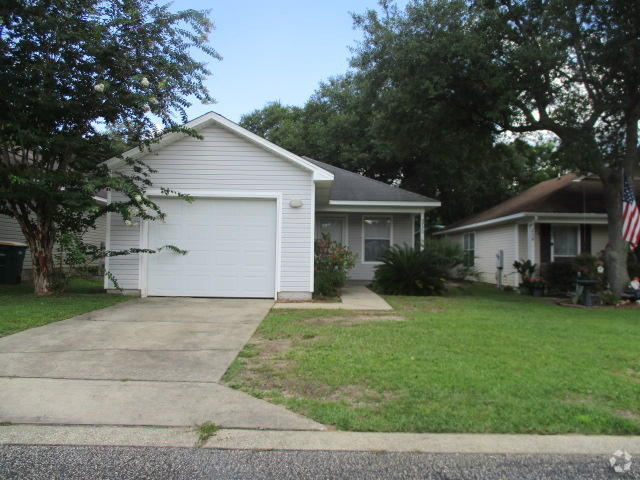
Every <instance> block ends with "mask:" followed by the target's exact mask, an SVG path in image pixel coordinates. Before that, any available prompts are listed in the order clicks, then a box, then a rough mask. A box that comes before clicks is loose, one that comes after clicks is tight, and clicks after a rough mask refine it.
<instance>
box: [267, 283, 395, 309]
mask: <svg viewBox="0 0 640 480" xmlns="http://www.w3.org/2000/svg"><path fill="white" fill-rule="evenodd" d="M273 308H289V309H301V310H393V308H392V307H391V305H389V304H388V303H387V302H385V301H384V299H383V298H382V297H381V296H379V295H378V294H376V293H374V292H372V291H371V290H369V289H368V288H367V287H365V286H364V285H357V284H348V285H347V286H346V287H344V289H343V291H342V302H336V303H324V302H277V303H276V304H275V305H274V306H273Z"/></svg>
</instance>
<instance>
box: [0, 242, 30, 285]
mask: <svg viewBox="0 0 640 480" xmlns="http://www.w3.org/2000/svg"><path fill="white" fill-rule="evenodd" d="M26 252H27V246H26V245H25V244H24V243H17V242H3V241H0V283H4V284H12V285H13V284H16V283H20V280H21V276H22V264H23V263H24V256H25V253H26Z"/></svg>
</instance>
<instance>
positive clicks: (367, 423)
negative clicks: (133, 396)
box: [225, 286, 640, 435]
mask: <svg viewBox="0 0 640 480" xmlns="http://www.w3.org/2000/svg"><path fill="white" fill-rule="evenodd" d="M385 298H386V299H387V301H388V302H389V303H390V304H391V305H393V307H394V308H395V309H396V311H395V312H380V313H376V314H366V313H363V312H347V311H335V310H334V311H326V310H324V311H321V310H313V311H309V310H307V311H304V310H297V311H296V310H273V311H272V312H271V313H270V314H269V316H268V317H267V318H266V319H265V320H264V321H263V322H262V324H261V325H260V327H259V329H258V331H257V332H256V334H255V335H254V337H253V339H252V340H251V341H250V343H249V344H248V345H247V346H246V347H245V349H244V350H243V351H242V352H241V353H240V356H239V357H238V359H237V360H236V361H235V362H234V363H233V365H232V366H231V367H230V369H229V371H228V372H227V374H226V376H225V381H226V382H227V383H228V384H230V385H231V386H233V387H235V388H239V389H242V390H244V391H247V392H249V393H251V394H253V395H255V396H258V397H261V398H265V399H266V400H269V401H272V402H275V403H279V404H283V405H285V406H287V407H288V408H290V409H292V410H295V411H297V412H299V413H301V414H303V415H306V416H308V417H310V418H312V419H314V420H316V421H318V422H321V423H324V424H327V425H335V426H336V427H337V428H339V429H343V430H360V431H402V432H502V433H507V432H509V433H569V432H578V433H589V434H596V433H600V434H636V435H637V434H640V314H639V313H638V311H637V310H604V309H603V310H584V309H573V308H566V307H560V306H557V305H554V304H551V303H550V302H548V301H545V300H544V299H534V298H532V297H525V296H520V295H517V294H515V293H504V292H498V291H496V290H495V289H494V288H492V287H488V286H473V287H465V288H464V289H463V290H456V291H453V292H451V294H450V296H448V297H400V296H397V297H396V296H389V297H385Z"/></svg>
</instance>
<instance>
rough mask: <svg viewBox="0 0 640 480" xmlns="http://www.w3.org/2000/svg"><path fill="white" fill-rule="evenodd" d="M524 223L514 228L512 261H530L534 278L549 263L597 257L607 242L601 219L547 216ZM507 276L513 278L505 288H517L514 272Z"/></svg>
mask: <svg viewBox="0 0 640 480" xmlns="http://www.w3.org/2000/svg"><path fill="white" fill-rule="evenodd" d="M527 220H528V221H527V222H522V223H517V224H515V225H514V248H513V250H514V252H515V255H514V257H513V260H514V261H515V260H520V261H522V260H531V262H532V263H534V264H535V265H537V269H536V275H540V274H541V272H542V270H543V269H544V266H545V265H548V264H550V263H552V262H565V261H570V260H571V259H573V258H575V257H576V256H577V255H579V254H582V253H590V254H592V255H596V256H598V255H599V254H600V252H602V250H604V248H605V247H606V245H607V242H608V233H607V221H606V216H604V215H597V216H596V215H588V216H587V215H566V214H549V215H547V216H543V215H540V216H538V215H536V216H533V217H531V218H529V219H527ZM505 263H506V262H505ZM512 264H513V262H511V263H510V265H509V266H510V267H512ZM504 267H505V270H506V269H507V268H506V267H507V265H506V264H505V265H504ZM510 273H511V275H510V276H511V277H513V278H512V280H511V281H508V282H506V283H505V284H509V285H512V286H518V285H519V284H520V282H521V281H522V279H521V278H520V276H519V275H518V273H517V272H515V269H513V268H511V272H510Z"/></svg>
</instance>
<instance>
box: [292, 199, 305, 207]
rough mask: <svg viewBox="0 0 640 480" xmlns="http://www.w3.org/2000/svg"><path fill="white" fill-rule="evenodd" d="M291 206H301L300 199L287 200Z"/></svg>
mask: <svg viewBox="0 0 640 480" xmlns="http://www.w3.org/2000/svg"><path fill="white" fill-rule="evenodd" d="M289 206H290V207H291V208H300V207H301V206H302V200H298V199H294V200H291V201H290V202H289Z"/></svg>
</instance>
